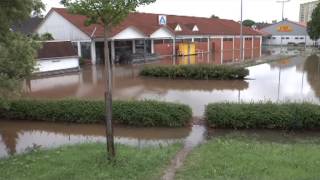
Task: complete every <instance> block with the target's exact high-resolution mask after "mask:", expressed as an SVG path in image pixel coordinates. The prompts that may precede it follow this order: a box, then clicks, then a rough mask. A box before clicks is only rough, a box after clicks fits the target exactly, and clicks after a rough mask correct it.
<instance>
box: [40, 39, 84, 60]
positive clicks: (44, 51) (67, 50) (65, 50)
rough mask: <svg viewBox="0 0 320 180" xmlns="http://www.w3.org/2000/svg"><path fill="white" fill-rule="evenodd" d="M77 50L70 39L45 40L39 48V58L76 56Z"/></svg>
mask: <svg viewBox="0 0 320 180" xmlns="http://www.w3.org/2000/svg"><path fill="white" fill-rule="evenodd" d="M75 56H78V54H77V52H76V51H75V49H74V48H73V46H72V43H71V42H70V41H59V42H55V41H52V42H50V41H49V42H44V43H43V44H42V47H41V48H40V49H39V50H38V57H37V59H48V58H62V57H75Z"/></svg>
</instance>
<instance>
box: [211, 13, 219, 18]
mask: <svg viewBox="0 0 320 180" xmlns="http://www.w3.org/2000/svg"><path fill="white" fill-rule="evenodd" d="M210 18H216V19H219V16H216V15H214V14H212V15H211V17H210Z"/></svg>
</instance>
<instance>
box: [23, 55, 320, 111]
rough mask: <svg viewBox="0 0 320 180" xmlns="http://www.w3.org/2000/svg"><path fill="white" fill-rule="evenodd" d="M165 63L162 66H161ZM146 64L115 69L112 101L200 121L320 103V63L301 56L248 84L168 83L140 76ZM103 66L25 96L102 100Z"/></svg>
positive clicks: (30, 88) (53, 80) (33, 86)
mask: <svg viewBox="0 0 320 180" xmlns="http://www.w3.org/2000/svg"><path fill="white" fill-rule="evenodd" d="M159 63H163V62H161V61H160V62H159ZM141 66H142V65H126V66H117V67H116V68H115V70H114V98H115V99H121V100H128V99H135V100H144V99H153V100H160V101H169V102H179V103H183V104H187V105H189V106H191V107H192V110H193V115H194V116H202V115H203V113H204V108H205V105H207V104H208V103H212V102H224V101H232V102H239V101H245V102H251V101H274V102H278V101H309V102H314V103H319V97H320V81H319V80H320V59H319V58H318V57H317V56H310V57H305V56H297V57H293V58H286V59H282V60H280V61H275V62H271V63H266V64H260V65H257V66H253V67H249V68H248V69H249V71H250V75H249V76H248V77H247V79H246V80H243V81H242V80H232V81H223V80H209V81H205V80H204V81H197V80H169V79H156V78H145V77H140V76H139V75H138V74H139V68H141ZM104 77H105V72H104V68H103V67H102V66H86V67H84V68H83V69H82V71H81V72H80V73H75V74H69V75H64V76H55V77H47V78H41V79H34V80H31V81H28V82H27V83H26V86H25V93H24V96H25V97H32V98H45V99H48V98H49V99H50V98H51V99H62V98H84V99H103V94H104Z"/></svg>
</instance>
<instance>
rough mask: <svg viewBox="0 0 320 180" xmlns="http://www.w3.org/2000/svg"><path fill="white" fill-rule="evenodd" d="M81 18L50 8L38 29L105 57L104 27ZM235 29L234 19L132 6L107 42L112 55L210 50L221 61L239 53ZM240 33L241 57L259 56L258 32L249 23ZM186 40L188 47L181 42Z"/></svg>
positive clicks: (88, 54) (96, 59)
mask: <svg viewBox="0 0 320 180" xmlns="http://www.w3.org/2000/svg"><path fill="white" fill-rule="evenodd" d="M85 20H86V17H85V16H82V15H75V14H71V13H69V12H68V11H67V10H66V9H64V8H52V9H51V10H50V11H49V13H48V14H47V15H46V17H45V18H44V20H43V21H42V23H41V24H40V25H39V26H38V27H37V29H36V33H38V34H44V33H47V32H48V33H51V34H52V36H53V38H54V39H55V40H57V41H71V42H72V43H73V45H74V47H75V48H76V50H77V53H78V55H79V56H80V57H83V58H84V59H86V60H87V61H88V62H91V63H92V64H99V63H103V60H104V53H103V48H104V43H103V34H104V29H103V27H102V26H101V25H99V24H93V25H90V26H85V25H84V22H85ZM239 34H240V24H239V23H237V22H235V21H232V20H224V19H214V18H201V17H189V16H174V15H159V14H150V13H137V12H136V13H130V14H129V16H128V17H127V18H126V19H125V20H124V21H123V22H122V23H121V24H120V25H118V26H116V27H114V28H112V29H111V32H110V34H109V45H110V46H109V48H110V52H111V59H112V60H113V61H121V59H126V57H128V56H130V57H136V58H139V57H144V58H146V57H153V56H157V57H158V56H175V55H190V54H199V53H213V54H214V55H215V57H216V58H219V59H220V60H219V61H221V63H223V62H227V61H237V60H239V59H240V35H239ZM243 35H244V36H243V53H244V57H245V58H258V57H260V56H261V44H262V35H261V34H260V33H259V32H257V31H255V30H253V29H251V28H247V27H244V29H243ZM186 44H187V47H189V48H187V49H188V50H189V51H187V52H186V50H182V48H181V47H183V46H182V45H186ZM188 44H189V45H190V46H188ZM191 45H192V46H191ZM184 47H186V46H184ZM190 47H193V50H192V52H191V51H190V49H191V48H190Z"/></svg>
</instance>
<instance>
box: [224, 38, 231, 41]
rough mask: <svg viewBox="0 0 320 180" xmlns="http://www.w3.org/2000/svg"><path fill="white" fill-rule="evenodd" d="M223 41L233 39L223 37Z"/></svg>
mask: <svg viewBox="0 0 320 180" xmlns="http://www.w3.org/2000/svg"><path fill="white" fill-rule="evenodd" d="M223 41H233V39H232V38H223Z"/></svg>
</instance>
